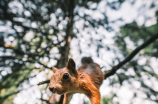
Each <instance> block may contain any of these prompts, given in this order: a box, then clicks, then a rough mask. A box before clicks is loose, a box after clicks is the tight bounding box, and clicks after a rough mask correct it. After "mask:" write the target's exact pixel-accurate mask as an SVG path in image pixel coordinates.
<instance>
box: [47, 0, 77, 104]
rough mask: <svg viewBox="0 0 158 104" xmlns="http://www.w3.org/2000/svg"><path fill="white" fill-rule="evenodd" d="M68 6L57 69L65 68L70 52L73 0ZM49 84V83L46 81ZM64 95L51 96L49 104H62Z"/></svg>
mask: <svg viewBox="0 0 158 104" xmlns="http://www.w3.org/2000/svg"><path fill="white" fill-rule="evenodd" d="M69 3H70V6H69V20H68V24H67V29H66V37H65V45H64V46H63V47H61V49H60V50H59V51H60V53H61V57H60V59H59V61H58V62H57V66H56V67H57V68H63V67H65V66H66V64H67V62H68V57H69V51H70V42H71V39H72V35H73V34H72V29H73V18H74V15H73V11H74V0H71V1H70V2H69ZM47 82H49V81H47ZM63 98H64V95H61V96H60V95H57V94H52V96H51V98H50V100H49V101H50V103H51V104H62V102H63Z"/></svg>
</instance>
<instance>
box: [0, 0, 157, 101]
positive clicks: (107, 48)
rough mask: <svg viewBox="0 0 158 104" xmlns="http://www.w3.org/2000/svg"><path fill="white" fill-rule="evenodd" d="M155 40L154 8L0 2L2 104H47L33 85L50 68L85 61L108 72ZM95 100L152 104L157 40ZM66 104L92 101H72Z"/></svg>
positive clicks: (45, 93) (117, 1)
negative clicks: (91, 61)
mask: <svg viewBox="0 0 158 104" xmlns="http://www.w3.org/2000/svg"><path fill="white" fill-rule="evenodd" d="M156 33H158V0H0V104H13V103H14V104H48V103H49V101H50V98H51V92H50V91H49V90H48V84H43V85H39V86H38V85H37V84H38V83H39V82H41V81H45V80H49V79H50V78H51V76H52V75H53V72H52V70H51V67H52V66H56V67H58V68H62V67H64V66H65V65H66V63H67V60H68V58H73V59H74V60H75V62H76V65H77V68H78V67H79V66H80V65H81V62H80V60H81V58H82V57H85V56H89V57H92V58H93V60H94V62H96V63H98V64H99V65H100V66H101V67H103V68H102V71H103V72H106V71H107V70H110V69H111V68H112V67H114V66H115V65H117V64H118V63H119V62H121V61H122V60H123V59H125V58H126V57H127V56H128V55H129V54H130V53H131V52H132V51H133V50H134V49H135V48H136V47H138V46H140V45H141V44H142V43H144V42H145V41H146V40H147V39H149V38H150V37H152V36H154V35H155V34H156ZM100 92H101V96H102V99H101V101H102V104H142V103H143V104H158V40H156V41H155V42H153V43H152V44H150V45H149V46H147V47H146V48H144V49H143V50H141V51H140V52H139V53H138V54H137V55H136V56H135V57H134V58H133V59H132V60H131V61H130V62H127V63H126V64H125V65H124V66H123V67H121V68H120V69H119V70H118V71H117V72H116V74H114V75H113V76H110V77H108V78H107V79H106V80H104V82H103V84H102V86H101V88H100ZM52 97H58V98H57V99H58V100H59V99H60V97H59V96H57V95H54V96H52ZM52 99H53V98H52ZM58 100H54V101H56V103H57V104H58V102H59V101H58ZM70 104H90V101H89V99H88V98H87V97H86V96H85V95H83V94H75V95H74V96H73V97H72V100H71V102H70Z"/></svg>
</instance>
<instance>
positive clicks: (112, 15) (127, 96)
mask: <svg viewBox="0 0 158 104" xmlns="http://www.w3.org/2000/svg"><path fill="white" fill-rule="evenodd" d="M108 1H113V0H108ZM129 1H131V0H126V2H124V3H123V5H122V6H121V8H120V10H117V11H115V10H111V9H110V8H109V7H105V5H106V2H105V0H103V1H102V2H101V3H100V4H99V6H98V10H99V11H100V12H106V14H107V16H108V17H109V19H110V21H113V20H116V19H118V18H122V19H123V20H124V21H123V22H117V23H116V24H110V25H111V26H112V27H113V28H114V29H115V31H117V32H118V31H119V27H120V26H122V25H124V23H130V22H132V21H133V20H136V22H137V23H138V24H139V25H142V24H143V23H145V25H146V26H150V25H152V24H155V23H156V20H155V19H154V15H155V14H154V13H155V10H156V9H158V8H155V9H151V10H148V11H141V12H142V13H144V12H145V15H147V16H149V17H152V19H149V20H147V21H145V18H144V16H143V15H138V8H139V7H140V6H141V5H142V4H148V5H150V3H151V0H136V3H135V4H134V5H131V4H130V2H129ZM155 4H158V1H156V0H155ZM91 6H92V8H93V7H95V6H96V4H93V5H91ZM82 12H85V13H87V14H89V15H92V17H93V18H95V19H98V18H103V16H102V14H101V13H99V12H98V11H96V12H92V11H90V10H84V9H81V10H80V11H79V14H81V15H82ZM94 14H95V15H94ZM52 16H53V14H52ZM53 20H54V19H53ZM82 22H84V21H80V22H78V23H77V24H76V27H78V28H80V29H82V26H81V23H82ZM51 23H53V21H51ZM32 25H34V26H35V24H32ZM8 28H9V27H8ZM8 28H5V27H1V28H0V31H4V30H6V31H7V30H8ZM61 28H62V27H61ZM85 31H86V30H85ZM97 31H98V33H100V34H103V35H104V36H105V37H106V38H105V43H104V44H106V45H110V46H112V45H113V43H114V41H113V39H112V37H113V36H114V35H115V33H114V32H108V31H106V30H104V29H103V28H101V27H100V28H99V29H98V30H97ZM31 34H32V33H29V35H31ZM82 34H83V35H82V36H83V37H81V36H79V35H81V34H79V35H78V37H79V40H81V41H80V44H81V49H82V51H83V53H82V54H80V53H79V52H78V47H77V46H78V40H77V39H73V40H72V42H71V55H72V57H73V59H74V60H75V61H76V64H77V67H79V66H80V60H81V58H82V57H83V56H89V55H90V56H92V58H93V59H94V61H95V62H97V63H99V64H100V66H106V70H108V69H110V66H108V64H109V63H112V62H111V60H110V59H113V58H114V57H115V55H114V54H113V53H110V52H106V51H105V50H102V51H101V52H100V56H102V59H100V58H98V57H97V55H96V51H95V50H94V49H96V46H95V45H94V46H93V47H91V48H89V47H88V46H86V45H85V43H87V42H89V36H88V34H86V32H84V31H83V32H82ZM107 34H108V35H107ZM29 35H28V37H29V38H27V36H26V40H27V39H30V36H29ZM93 37H94V38H102V37H99V36H97V35H95V33H94V35H93ZM81 38H82V39H81ZM10 39H12V38H10ZM28 41H29V40H28ZM127 41H128V39H127ZM15 44H16V43H15ZM131 47H132V45H131ZM0 55H2V53H0ZM45 60H47V59H45ZM103 60H104V62H103ZM52 61H53V60H52ZM152 61H153V63H152V66H153V69H156V68H157V67H158V66H157V64H155V63H154V62H155V61H156V59H152ZM157 61H158V60H157ZM141 62H142V61H140V63H141ZM53 63H55V62H53ZM37 66H38V64H37ZM50 66H52V65H50ZM155 71H156V70H155ZM46 73H48V70H46V71H43V72H41V73H39V74H38V75H37V76H36V77H35V78H34V79H33V80H32V81H31V83H32V85H36V84H37V83H38V82H41V81H43V80H45V79H46V78H45V74H46ZM127 73H134V72H132V70H129V71H128V72H127ZM157 73H158V71H157ZM152 80H153V81H155V79H152ZM147 84H149V85H150V82H148V81H147ZM43 86H45V85H41V86H33V87H31V88H29V89H28V90H24V91H21V92H20V93H19V94H17V97H16V98H15V100H14V103H15V104H24V103H25V102H27V104H34V102H37V103H38V104H39V103H40V101H39V100H37V98H40V97H41V92H40V91H39V87H40V88H42V87H43ZM133 86H135V87H137V88H139V87H140V83H139V82H137V81H133ZM154 86H155V89H156V90H158V88H156V86H158V85H157V84H156V83H155V85H154ZM23 87H24V88H28V87H29V85H27V84H26V83H23ZM100 91H101V95H102V96H105V95H109V94H110V92H112V91H113V92H116V93H117V95H118V96H119V99H121V100H118V99H117V98H115V99H113V100H114V101H119V102H120V104H129V103H130V100H131V98H132V97H133V91H132V90H131V86H130V85H128V84H125V85H124V86H122V87H120V89H119V90H118V89H113V88H112V87H110V86H109V81H108V80H105V81H104V82H103V84H102V86H101V88H100ZM32 92H33V93H34V95H35V96H34V95H32ZM47 92H48V93H50V92H49V90H47ZM142 95H143V94H141V92H140V97H142ZM30 96H31V97H30ZM43 96H44V99H47V95H46V94H44V95H43ZM85 98H86V96H85V95H83V94H75V95H74V96H73V98H72V100H71V102H70V104H82V103H83V102H81V101H83V99H85ZM86 100H88V98H86ZM23 102H24V103H23ZM77 102H78V103H77ZM141 102H142V101H141V100H140V99H136V100H135V103H134V104H140V103H141ZM149 103H150V102H148V101H146V102H144V104H149ZM150 104H151V103H150ZM153 104H154V103H153Z"/></svg>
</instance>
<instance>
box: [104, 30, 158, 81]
mask: <svg viewBox="0 0 158 104" xmlns="http://www.w3.org/2000/svg"><path fill="white" fill-rule="evenodd" d="M156 39H158V33H157V34H155V35H154V36H152V37H151V38H150V39H148V40H147V41H146V42H144V43H143V44H142V45H140V46H138V47H137V48H136V49H135V50H134V51H133V52H132V53H131V54H130V55H128V56H127V57H126V58H125V59H124V60H123V61H122V62H120V63H119V64H118V65H116V66H114V67H113V68H112V69H111V70H109V71H107V72H105V73H104V79H106V78H107V77H110V76H111V75H114V74H115V73H116V71H117V70H118V69H119V68H120V67H122V66H123V65H124V64H126V63H127V62H129V61H130V60H131V59H132V58H133V57H134V56H135V55H136V54H137V53H138V52H139V51H140V50H141V49H143V48H145V47H146V46H148V45H149V44H151V43H152V42H154V41H155V40H156Z"/></svg>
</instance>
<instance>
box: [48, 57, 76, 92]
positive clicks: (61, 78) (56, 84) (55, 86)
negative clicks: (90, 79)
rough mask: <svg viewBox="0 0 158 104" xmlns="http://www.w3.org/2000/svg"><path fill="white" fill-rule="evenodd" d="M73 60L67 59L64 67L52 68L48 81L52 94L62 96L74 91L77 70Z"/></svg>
mask: <svg viewBox="0 0 158 104" xmlns="http://www.w3.org/2000/svg"><path fill="white" fill-rule="evenodd" d="M75 67H76V65H75V62H74V60H73V59H69V61H68V64H67V65H66V67H64V68H62V69H57V68H55V67H53V68H52V69H53V71H54V74H53V76H52V78H51V80H50V84H49V89H50V91H51V92H52V93H57V94H64V93H67V92H71V91H73V90H74V88H75V86H76V85H77V81H76V80H77V76H78V75H77V70H76V69H75Z"/></svg>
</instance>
